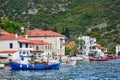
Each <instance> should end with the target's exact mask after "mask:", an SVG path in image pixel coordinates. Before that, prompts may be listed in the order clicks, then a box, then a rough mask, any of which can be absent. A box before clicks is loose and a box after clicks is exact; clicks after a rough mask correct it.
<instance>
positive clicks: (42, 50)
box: [30, 40, 52, 60]
mask: <svg viewBox="0 0 120 80" xmlns="http://www.w3.org/2000/svg"><path fill="white" fill-rule="evenodd" d="M30 42H31V43H32V45H31V46H33V48H34V50H33V51H31V54H33V55H34V57H35V58H36V59H39V60H40V58H41V59H45V60H46V59H47V58H48V57H49V58H52V45H51V44H50V43H48V42H45V41H43V40H30Z"/></svg>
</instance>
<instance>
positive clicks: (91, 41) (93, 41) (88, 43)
mask: <svg viewBox="0 0 120 80" xmlns="http://www.w3.org/2000/svg"><path fill="white" fill-rule="evenodd" d="M78 40H83V41H84V44H83V45H80V44H79V45H80V46H81V49H82V51H81V52H82V54H84V55H88V54H89V53H90V47H91V46H93V45H96V39H95V38H90V37H89V36H80V37H78Z"/></svg>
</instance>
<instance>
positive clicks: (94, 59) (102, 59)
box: [89, 58, 108, 61]
mask: <svg viewBox="0 0 120 80" xmlns="http://www.w3.org/2000/svg"><path fill="white" fill-rule="evenodd" d="M89 60H90V61H108V59H107V58H89Z"/></svg>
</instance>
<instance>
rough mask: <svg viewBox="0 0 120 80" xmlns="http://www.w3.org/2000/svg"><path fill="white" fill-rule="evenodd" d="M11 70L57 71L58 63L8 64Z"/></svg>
mask: <svg viewBox="0 0 120 80" xmlns="http://www.w3.org/2000/svg"><path fill="white" fill-rule="evenodd" d="M9 65H10V68H11V69H12V70H52V69H54V70H59V68H60V62H59V63H54V64H47V65H46V64H21V63H14V62H9Z"/></svg>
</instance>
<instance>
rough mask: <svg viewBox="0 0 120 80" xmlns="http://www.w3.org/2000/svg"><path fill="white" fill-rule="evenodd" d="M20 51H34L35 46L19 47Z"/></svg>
mask: <svg viewBox="0 0 120 80" xmlns="http://www.w3.org/2000/svg"><path fill="white" fill-rule="evenodd" d="M19 50H20V51H33V50H34V48H19Z"/></svg>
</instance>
